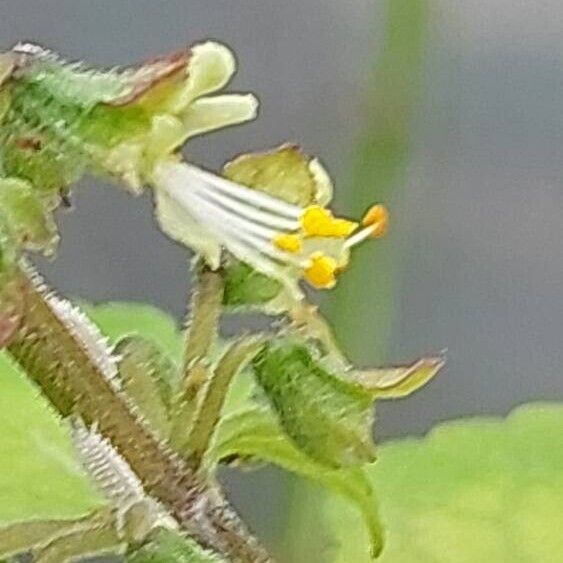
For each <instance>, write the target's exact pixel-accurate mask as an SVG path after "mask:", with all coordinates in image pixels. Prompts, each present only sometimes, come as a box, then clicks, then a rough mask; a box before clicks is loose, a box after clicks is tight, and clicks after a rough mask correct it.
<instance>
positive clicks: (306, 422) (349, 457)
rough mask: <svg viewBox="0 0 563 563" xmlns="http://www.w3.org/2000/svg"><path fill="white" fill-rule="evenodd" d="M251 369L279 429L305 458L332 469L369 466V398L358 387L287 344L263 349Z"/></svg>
mask: <svg viewBox="0 0 563 563" xmlns="http://www.w3.org/2000/svg"><path fill="white" fill-rule="evenodd" d="M253 367H254V372H255V374H256V377H257V380H258V382H259V383H260V385H261V386H262V388H263V389H264V391H265V393H266V395H267V396H268V399H269V400H270V403H271V405H272V408H273V409H274V411H275V412H276V414H277V416H278V419H279V421H280V424H281V426H282V428H283V429H284V431H285V432H286V433H287V434H288V435H289V436H290V437H291V439H292V440H293V441H294V442H295V444H296V445H297V446H298V447H299V448H301V449H302V450H303V451H304V452H305V453H307V454H308V455H310V456H311V457H312V458H313V459H315V460H316V461H318V462H320V463H324V464H326V465H328V466H331V467H342V466H346V465H354V464H362V463H365V462H369V461H373V459H374V456H375V453H374V444H373V440H372V424H373V405H372V398H371V397H370V396H369V394H368V393H366V392H365V391H363V390H362V389H361V387H359V386H357V385H354V384H353V383H350V382H347V381H345V380H343V379H340V378H338V377H336V376H335V375H334V374H332V373H330V372H329V371H327V370H326V369H325V368H324V367H323V366H322V365H321V364H320V363H319V362H318V361H317V360H316V359H315V358H314V357H313V355H312V353H311V351H310V350H309V349H308V348H307V347H306V346H305V345H303V344H301V343H296V342H295V341H293V340H292V339H289V338H286V339H283V340H279V341H276V342H273V343H271V344H269V345H268V346H266V347H265V348H264V349H263V350H262V351H261V352H260V354H258V356H257V357H256V359H255V360H254V362H253Z"/></svg>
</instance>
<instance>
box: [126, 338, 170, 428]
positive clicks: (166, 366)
mask: <svg viewBox="0 0 563 563" xmlns="http://www.w3.org/2000/svg"><path fill="white" fill-rule="evenodd" d="M115 352H116V354H117V355H118V357H119V363H118V369H119V377H120V379H121V381H122V383H123V389H124V390H125V392H126V393H127V394H128V395H129V396H130V397H131V398H132V399H133V401H134V402H135V405H137V407H139V409H140V410H141V412H142V413H143V415H144V416H145V417H146V419H147V420H148V421H149V422H150V424H151V426H152V427H153V428H155V429H156V430H157V431H158V432H159V433H160V435H161V436H162V437H167V436H168V433H169V430H170V419H169V411H170V406H171V400H172V382H174V381H175V380H176V379H177V377H178V375H177V374H178V367H177V366H176V365H174V363H173V362H172V361H171V360H170V359H169V358H168V357H167V356H165V355H164V353H163V352H162V351H161V349H160V348H158V347H157V346H156V345H155V344H153V343H152V342H151V341H150V340H147V339H145V338H142V337H140V336H126V337H125V338H123V339H121V340H120V341H119V342H118V343H117V345H116V347H115Z"/></svg>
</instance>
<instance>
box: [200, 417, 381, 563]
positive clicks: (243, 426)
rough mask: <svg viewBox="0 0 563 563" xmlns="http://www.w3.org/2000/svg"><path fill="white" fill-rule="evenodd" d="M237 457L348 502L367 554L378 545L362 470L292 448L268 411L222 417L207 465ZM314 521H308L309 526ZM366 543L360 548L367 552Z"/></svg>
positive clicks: (368, 487) (375, 518)
mask: <svg viewBox="0 0 563 563" xmlns="http://www.w3.org/2000/svg"><path fill="white" fill-rule="evenodd" d="M237 458H242V459H251V460H258V461H266V462H268V463H273V464H275V465H278V466H280V467H282V468H284V469H286V470H288V471H291V472H293V473H295V474H297V475H300V476H302V477H305V478H307V479H310V480H312V481H314V482H316V483H318V484H320V485H322V486H323V487H326V488H327V489H329V490H330V491H332V492H334V493H336V494H337V495H340V496H341V497H343V498H345V499H346V500H347V501H349V502H350V503H352V504H353V505H354V506H355V508H356V509H357V510H359V512H360V513H361V515H362V518H363V520H364V522H365V524H366V529H367V531H368V535H369V538H370V542H369V543H370V544H371V553H373V554H377V553H378V552H379V551H380V550H381V547H382V543H383V541H382V531H381V527H380V524H379V518H378V509H377V501H376V499H375V495H374V491H373V489H372V487H371V484H370V482H369V480H368V479H367V478H366V476H365V473H364V472H363V470H362V469H361V468H359V467H350V468H344V469H330V468H328V467H326V466H325V465H321V464H319V463H316V462H315V461H314V460H312V459H311V458H310V457H309V456H308V455H306V454H304V453H303V452H301V451H300V450H299V449H298V448H296V447H295V446H294V445H293V444H292V443H291V441H290V440H288V438H287V437H286V436H285V435H284V433H283V432H282V431H281V429H280V427H279V425H278V424H277V423H276V421H275V419H274V417H273V416H272V414H271V412H270V411H269V410H267V409H260V408H255V409H252V410H246V411H242V412H239V413H235V414H233V415H231V416H229V417H226V418H224V419H223V420H222V421H221V423H220V425H219V426H218V428H217V433H216V437H215V441H214V443H213V446H212V449H211V451H210V452H209V453H208V457H207V460H206V462H207V464H208V466H213V465H214V464H215V463H218V462H220V461H221V460H222V459H228V460H233V459H237ZM313 525H314V523H311V526H313ZM368 545H369V544H366V543H364V550H365V552H366V553H369V551H370V550H369V548H368Z"/></svg>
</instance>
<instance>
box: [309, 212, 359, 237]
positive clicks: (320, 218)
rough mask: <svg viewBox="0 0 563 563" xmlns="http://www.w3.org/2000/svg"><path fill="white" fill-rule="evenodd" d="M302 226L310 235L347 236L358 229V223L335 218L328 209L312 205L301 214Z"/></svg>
mask: <svg viewBox="0 0 563 563" xmlns="http://www.w3.org/2000/svg"><path fill="white" fill-rule="evenodd" d="M301 226H302V228H303V231H304V232H305V234H306V235H307V236H309V237H334V238H346V237H347V236H349V235H351V234H352V233H353V232H354V231H355V230H356V229H357V227H358V224H357V223H354V222H353V221H348V220H347V219H339V218H335V217H334V216H333V215H332V213H331V212H330V211H329V210H328V209H324V208H323V207H319V206H318V205H311V206H310V207H307V209H305V211H304V213H303V215H302V216H301Z"/></svg>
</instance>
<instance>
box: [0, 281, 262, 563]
mask: <svg viewBox="0 0 563 563" xmlns="http://www.w3.org/2000/svg"><path fill="white" fill-rule="evenodd" d="M14 276H15V281H17V283H18V286H19V289H20V294H21V296H22V298H23V307H22V314H21V318H20V322H19V326H18V328H17V330H15V331H14V333H13V334H12V337H11V339H10V341H9V343H8V346H7V349H8V351H9V353H10V354H11V355H12V356H13V357H14V359H15V360H16V361H17V362H18V363H19V364H20V365H21V366H22V368H23V369H24V370H25V372H26V373H27V375H28V376H29V377H30V378H31V379H32V380H33V381H34V382H35V383H36V384H37V385H38V386H39V387H40V388H41V390H42V391H43V393H44V394H45V395H46V397H47V398H48V399H49V400H50V401H51V403H52V404H53V406H54V407H55V408H56V409H57V410H58V411H59V413H60V414H61V415H62V416H65V417H66V416H69V415H70V414H77V415H78V416H80V417H81V418H82V420H83V421H84V423H85V424H86V425H87V426H88V427H93V426H95V427H96V429H97V431H98V432H99V433H100V434H101V435H103V436H104V437H105V438H107V439H108V440H109V441H110V443H111V444H112V446H113V447H114V448H115V449H116V451H117V452H118V453H119V454H120V455H121V456H122V457H123V458H124V459H125V460H126V461H127V462H128V464H129V465H130V466H131V469H132V470H133V471H134V472H135V474H136V475H137V476H138V477H139V479H140V481H141V483H142V485H143V487H144V489H145V491H146V493H147V494H148V495H150V496H153V497H154V498H155V499H157V500H159V501H160V502H161V503H162V504H163V505H164V506H165V507H166V508H167V509H168V510H169V511H170V513H171V514H172V515H173V516H174V517H175V518H176V520H177V521H178V522H179V524H180V526H181V527H182V528H183V529H185V530H186V531H187V532H188V533H190V534H191V535H193V537H194V538H195V539H196V540H197V541H198V542H200V543H201V544H202V545H204V546H207V547H211V548H212V549H214V550H216V551H217V552H219V553H220V554H222V555H224V556H226V557H227V558H228V559H229V560H231V561H237V562H245V563H246V562H248V563H251V562H252V563H255V562H267V561H271V559H270V557H269V556H268V554H267V553H266V552H265V550H264V549H263V548H262V547H261V546H260V545H259V543H258V542H257V540H256V539H254V538H253V537H252V536H251V535H250V533H249V532H248V531H247V529H246V527H245V526H244V524H243V523H242V522H241V520H240V519H239V517H238V516H237V515H236V513H235V512H234V511H233V510H232V509H231V508H230V506H229V505H228V503H227V502H226V501H225V500H224V498H223V497H222V496H221V494H220V493H219V491H218V490H217V489H216V488H214V487H211V486H209V485H208V484H207V483H205V482H204V481H203V480H202V479H201V478H200V477H199V476H197V475H196V474H195V473H194V472H193V471H192V470H191V469H190V468H189V467H188V466H187V465H186V464H185V463H184V462H183V461H182V460H181V459H180V458H179V457H178V456H177V455H176V454H174V453H173V452H172V451H171V450H170V449H169V448H168V446H167V445H166V444H165V443H164V442H162V441H160V440H159V439H158V438H157V437H156V436H155V434H154V433H153V432H152V431H151V430H150V429H149V428H148V427H147V426H146V424H145V423H144V421H143V420H142V419H141V418H140V416H139V415H138V414H137V413H136V411H135V410H134V409H133V408H132V406H131V404H130V401H128V399H127V397H125V396H124V395H123V394H122V393H119V392H118V391H116V389H115V387H114V386H113V385H112V382H111V381H109V380H108V379H107V376H106V374H104V372H103V370H102V369H101V367H100V365H99V362H97V361H96V359H95V358H93V357H92V356H91V352H90V351H89V349H88V347H87V345H86V344H85V342H83V341H81V340H80V338H79V337H78V336H77V334H76V332H73V331H72V330H71V329H70V328H69V327H68V326H67V324H65V319H64V318H61V316H62V315H60V313H57V312H56V311H55V309H54V307H53V305H52V302H53V301H52V300H53V299H54V298H53V297H52V296H47V292H46V290H44V289H42V288H39V287H38V284H37V283H35V282H34V281H33V280H32V279H30V277H29V276H28V275H27V274H26V273H24V272H23V271H18V272H16V273H15V274H14Z"/></svg>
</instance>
